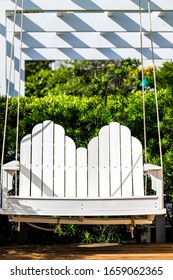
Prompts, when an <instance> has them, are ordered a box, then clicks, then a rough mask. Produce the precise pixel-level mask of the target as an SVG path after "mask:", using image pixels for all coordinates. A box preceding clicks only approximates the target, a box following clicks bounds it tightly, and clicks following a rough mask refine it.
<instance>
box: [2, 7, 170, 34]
mask: <svg viewBox="0 0 173 280" xmlns="http://www.w3.org/2000/svg"><path fill="white" fill-rule="evenodd" d="M20 25H21V15H20V14H18V15H17V18H16V27H15V31H20V29H21V27H20ZM142 27H143V31H145V32H147V31H149V30H150V21H149V15H148V14H147V13H145V14H143V15H142ZM152 30H153V32H172V31H173V12H171V13H166V15H165V16H164V17H159V16H158V15H156V14H155V13H153V14H152ZM7 31H11V32H12V31H13V18H12V17H10V18H7ZM23 31H24V32H123V31H124V32H139V31H140V17H139V14H138V13H116V15H115V16H112V17H108V16H107V15H106V14H105V13H96V14H94V13H65V14H64V15H63V17H57V16H56V13H27V14H25V15H24V18H23Z"/></svg>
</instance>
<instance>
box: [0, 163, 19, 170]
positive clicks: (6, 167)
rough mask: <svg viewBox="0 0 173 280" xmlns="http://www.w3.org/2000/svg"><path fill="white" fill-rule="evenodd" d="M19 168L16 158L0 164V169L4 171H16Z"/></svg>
mask: <svg viewBox="0 0 173 280" xmlns="http://www.w3.org/2000/svg"><path fill="white" fill-rule="evenodd" d="M19 169H20V168H19V161H17V160H13V161H10V162H7V163H5V164H4V165H3V166H2V170H4V171H6V172H8V171H18V170H19Z"/></svg>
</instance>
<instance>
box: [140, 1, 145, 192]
mask: <svg viewBox="0 0 173 280" xmlns="http://www.w3.org/2000/svg"><path fill="white" fill-rule="evenodd" d="M139 15H140V50H141V66H142V70H141V73H142V103H143V130H144V162H145V163H147V133H146V113H145V87H144V56H143V34H142V26H143V25H142V9H141V0H139ZM144 193H145V195H146V193H147V176H146V177H145V187H144Z"/></svg>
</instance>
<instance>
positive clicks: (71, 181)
mask: <svg viewBox="0 0 173 280" xmlns="http://www.w3.org/2000/svg"><path fill="white" fill-rule="evenodd" d="M75 196H76V147H75V143H74V141H73V140H72V139H71V138H70V137H68V136H65V197H75Z"/></svg>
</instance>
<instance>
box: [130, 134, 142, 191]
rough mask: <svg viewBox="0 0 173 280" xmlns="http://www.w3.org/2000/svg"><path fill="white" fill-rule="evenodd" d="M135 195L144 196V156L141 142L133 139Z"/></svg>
mask: <svg viewBox="0 0 173 280" xmlns="http://www.w3.org/2000/svg"><path fill="white" fill-rule="evenodd" d="M132 169H133V195H134V196H144V177H143V176H144V175H143V155H142V144H141V142H140V141H139V140H138V139H137V138H135V137H132Z"/></svg>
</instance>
